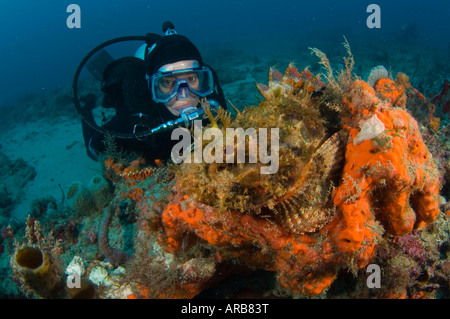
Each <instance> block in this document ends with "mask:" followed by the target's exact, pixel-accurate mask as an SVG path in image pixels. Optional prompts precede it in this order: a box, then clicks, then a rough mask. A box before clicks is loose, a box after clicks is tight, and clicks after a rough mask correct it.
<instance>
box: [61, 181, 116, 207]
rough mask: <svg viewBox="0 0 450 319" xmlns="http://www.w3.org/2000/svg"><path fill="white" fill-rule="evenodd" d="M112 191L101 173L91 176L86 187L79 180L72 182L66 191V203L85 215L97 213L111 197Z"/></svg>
mask: <svg viewBox="0 0 450 319" xmlns="http://www.w3.org/2000/svg"><path fill="white" fill-rule="evenodd" d="M113 195H114V191H113V189H112V186H111V185H110V184H109V182H108V181H107V180H106V179H105V178H104V177H103V176H101V175H96V176H94V177H92V179H91V181H90V182H89V185H88V186H87V187H86V186H84V185H83V184H82V183H80V182H75V183H72V184H71V185H70V187H69V190H68V191H67V197H66V199H67V203H68V205H69V206H70V207H71V208H73V209H75V210H76V211H79V212H82V213H84V214H87V215H92V214H96V213H99V212H100V211H101V210H102V209H103V208H104V207H106V206H107V205H108V204H109V202H110V201H111V200H112V199H113Z"/></svg>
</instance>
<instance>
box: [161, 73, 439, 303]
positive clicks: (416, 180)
mask: <svg viewBox="0 0 450 319" xmlns="http://www.w3.org/2000/svg"><path fill="white" fill-rule="evenodd" d="M405 91H406V89H405V87H404V85H403V84H402V83H401V82H394V81H392V80H390V79H380V80H378V82H377V83H376V85H375V90H374V89H373V88H372V87H371V86H370V85H368V84H367V83H366V82H364V81H362V80H356V81H353V82H351V83H350V84H349V86H348V88H347V89H346V91H345V92H344V98H343V102H344V104H345V106H347V107H348V111H349V112H346V113H343V114H344V115H343V118H342V123H343V125H342V126H343V127H342V128H343V129H344V130H346V131H347V132H348V133H349V139H348V141H347V144H346V148H345V164H344V167H343V170H342V179H341V182H340V184H339V185H338V186H337V187H336V189H335V191H334V192H333V193H332V198H333V203H334V205H335V206H336V214H335V215H334V216H333V218H332V219H331V220H330V221H329V222H328V223H327V224H326V225H325V226H324V227H323V228H321V229H319V230H316V231H313V232H306V233H304V234H295V233H292V232H290V231H289V230H288V229H286V228H284V227H283V226H282V225H280V224H278V223H276V222H274V220H271V219H270V218H264V216H258V215H255V214H245V213H241V212H235V211H220V210H219V209H218V208H214V207H212V206H208V205H205V204H202V203H199V202H198V201H196V200H194V199H191V198H190V197H189V196H186V195H184V196H183V195H182V194H183V192H182V189H181V187H180V183H177V185H176V186H175V187H174V195H173V198H172V199H171V200H170V203H169V204H168V205H166V207H165V209H163V211H162V214H161V217H162V225H163V229H164V236H161V238H160V241H162V245H163V246H165V247H167V249H169V250H171V251H172V252H176V251H179V250H182V249H186V246H183V245H185V244H186V243H189V245H195V241H193V240H192V238H193V235H195V236H194V237H196V238H197V240H199V241H200V244H201V245H204V244H205V243H206V244H209V245H211V246H214V247H215V257H214V258H216V262H217V263H220V262H222V261H224V260H226V259H229V260H230V259H231V260H232V262H233V263H237V264H242V265H245V266H247V267H249V268H252V269H257V268H260V269H266V270H270V271H275V272H276V274H277V277H278V280H279V282H280V284H281V285H282V286H284V287H286V288H287V289H289V290H290V291H292V292H294V293H300V294H303V295H317V294H319V293H321V292H322V291H324V290H325V289H326V288H328V287H329V286H330V285H331V283H332V282H333V281H334V279H335V278H336V276H337V273H338V271H339V270H340V269H344V268H346V267H348V268H352V267H354V266H357V267H359V268H362V267H365V266H367V265H368V263H369V262H370V260H371V258H372V257H373V255H374V251H375V247H376V243H377V238H379V237H380V236H381V235H382V233H383V232H387V233H389V234H392V235H404V234H406V233H408V232H411V231H412V230H413V229H420V228H422V227H424V226H426V225H429V224H430V223H432V222H433V221H434V220H435V219H436V217H437V215H438V214H439V208H438V207H439V206H438V205H439V179H438V173H437V168H436V165H435V163H434V162H433V158H432V155H431V154H430V152H429V151H428V149H427V147H426V146H425V144H424V142H423V140H422V137H421V134H420V131H419V127H418V125H417V122H416V121H415V120H414V118H413V117H412V116H411V115H410V114H409V113H408V112H407V111H406V110H405V108H404V107H405V104H406V95H405ZM197 288H198V289H199V292H200V289H201V286H198V287H197ZM191 293H192V292H191Z"/></svg>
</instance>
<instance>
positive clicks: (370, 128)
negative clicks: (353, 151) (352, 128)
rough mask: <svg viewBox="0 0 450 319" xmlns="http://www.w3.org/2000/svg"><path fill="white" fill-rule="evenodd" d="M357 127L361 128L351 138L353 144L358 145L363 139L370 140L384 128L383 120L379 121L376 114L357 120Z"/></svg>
mask: <svg viewBox="0 0 450 319" xmlns="http://www.w3.org/2000/svg"><path fill="white" fill-rule="evenodd" d="M359 127H360V128H361V131H360V132H359V133H358V135H356V137H355V139H354V140H353V144H354V145H358V144H360V143H362V142H364V141H367V140H371V139H373V138H375V137H377V136H378V135H380V134H381V133H383V132H384V130H385V127H384V124H383V122H381V121H380V119H379V118H378V117H377V115H376V114H374V115H373V116H372V117H371V118H369V119H368V120H361V121H360V122H359Z"/></svg>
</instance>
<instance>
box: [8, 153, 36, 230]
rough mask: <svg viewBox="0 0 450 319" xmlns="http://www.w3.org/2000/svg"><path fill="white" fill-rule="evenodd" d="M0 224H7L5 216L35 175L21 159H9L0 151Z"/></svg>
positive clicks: (33, 170)
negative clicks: (0, 168)
mask: <svg viewBox="0 0 450 319" xmlns="http://www.w3.org/2000/svg"><path fill="white" fill-rule="evenodd" d="M0 166H1V167H2V170H1V172H0V180H1V182H0V224H1V225H3V226H6V225H7V224H8V221H7V220H3V219H6V217H8V216H9V212H10V211H11V210H12V209H13V207H14V205H16V204H17V203H18V202H19V201H20V199H21V197H23V189H24V187H25V185H26V184H27V183H28V182H29V181H31V180H32V179H33V178H34V177H35V176H36V171H35V169H34V168H33V167H32V166H30V165H28V164H27V163H26V162H25V161H24V160H23V159H21V158H19V159H16V160H11V159H9V158H8V157H7V156H6V155H5V154H3V153H2V152H0Z"/></svg>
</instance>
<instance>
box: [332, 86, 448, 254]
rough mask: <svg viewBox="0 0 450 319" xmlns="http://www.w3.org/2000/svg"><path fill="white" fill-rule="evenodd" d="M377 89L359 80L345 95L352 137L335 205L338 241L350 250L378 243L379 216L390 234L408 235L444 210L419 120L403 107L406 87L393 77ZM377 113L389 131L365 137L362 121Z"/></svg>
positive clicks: (348, 145)
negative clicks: (339, 215)
mask: <svg viewBox="0 0 450 319" xmlns="http://www.w3.org/2000/svg"><path fill="white" fill-rule="evenodd" d="M375 88H376V92H375V91H374V90H372V88H371V87H369V86H368V85H367V83H365V82H363V81H354V82H353V83H352V87H351V88H350V90H349V92H347V96H349V97H350V98H346V99H344V103H345V104H346V105H347V106H348V108H349V109H350V110H351V112H352V115H351V116H350V117H348V118H347V119H344V120H345V125H344V126H345V128H346V129H347V130H348V131H349V133H350V140H349V142H348V144H347V148H346V154H345V161H346V164H345V167H344V171H343V183H342V184H341V185H340V186H339V187H338V188H337V190H336V194H335V197H334V203H335V205H336V206H337V207H338V208H339V209H340V211H341V213H342V215H343V217H344V220H345V223H344V227H343V228H342V229H341V230H340V231H338V234H336V236H337V243H338V246H339V248H340V249H341V250H342V251H346V252H350V253H355V252H357V251H358V250H359V249H360V248H361V246H362V245H366V246H371V247H374V239H375V237H376V235H375V232H374V230H373V227H374V221H375V219H377V220H379V221H380V222H381V223H382V225H383V226H384V229H385V230H386V231H387V232H388V233H391V234H394V235H403V234H406V233H408V232H410V231H411V230H413V229H420V228H422V227H423V226H425V225H428V224H430V223H431V222H433V221H434V220H435V219H436V217H437V215H438V214H439V198H438V197H439V195H438V194H439V180H438V173H437V169H436V166H435V164H434V162H433V159H432V155H431V154H430V152H429V151H428V149H427V147H426V146H425V144H424V142H423V140H422V137H421V135H420V132H419V128H418V125H417V122H416V120H414V118H412V116H411V115H410V114H409V113H408V112H407V111H406V110H405V109H403V107H404V105H405V102H406V97H405V93H404V91H405V90H404V89H403V88H402V87H401V86H400V85H398V84H397V83H395V82H394V81H392V80H390V79H382V80H380V81H378V83H377V84H376V86H375ZM361 92H363V93H361ZM377 95H378V97H377ZM394 106H397V108H395V107H394ZM374 117H376V119H377V121H378V123H379V124H380V126H382V127H384V129H383V130H382V131H381V132H380V133H379V134H377V135H376V136H373V137H372V136H370V137H371V138H367V139H365V140H362V141H361V139H358V136H361V134H363V133H364V132H363V131H364V128H361V127H360V126H361V125H360V123H361V122H364V120H366V119H368V118H374ZM358 121H359V123H358ZM367 130H368V131H370V130H369V129H367ZM355 141H358V142H359V143H356V142H355ZM367 257H369V256H367Z"/></svg>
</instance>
